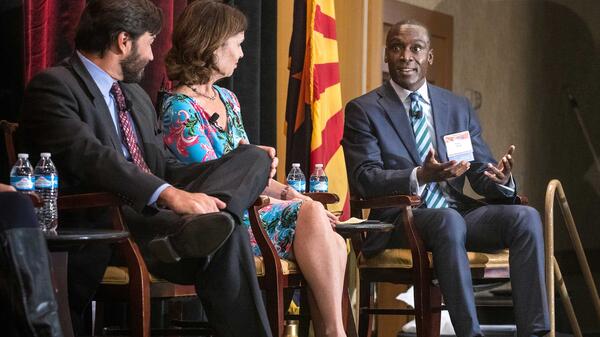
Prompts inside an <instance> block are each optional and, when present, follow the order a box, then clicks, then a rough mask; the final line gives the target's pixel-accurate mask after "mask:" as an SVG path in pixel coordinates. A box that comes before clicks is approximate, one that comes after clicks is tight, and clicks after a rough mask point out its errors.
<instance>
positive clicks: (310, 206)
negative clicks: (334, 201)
mask: <svg viewBox="0 0 600 337" xmlns="http://www.w3.org/2000/svg"><path fill="white" fill-rule="evenodd" d="M298 218H299V219H301V220H305V222H310V223H318V222H324V221H325V220H327V221H328V219H327V215H326V214H325V207H323V205H322V204H321V203H320V202H318V201H314V200H305V201H303V202H302V206H300V210H299V211H298Z"/></svg>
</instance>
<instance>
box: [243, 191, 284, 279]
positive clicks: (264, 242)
mask: <svg viewBox="0 0 600 337" xmlns="http://www.w3.org/2000/svg"><path fill="white" fill-rule="evenodd" d="M269 203H270V199H269V197H267V196H264V195H261V196H259V197H258V198H257V199H256V201H255V202H254V204H253V205H252V206H250V207H249V208H248V217H249V219H250V228H251V229H252V234H253V235H254V240H256V244H257V245H258V248H259V249H260V253H261V255H262V257H263V263H264V265H265V277H266V279H268V280H270V281H273V280H274V279H277V278H280V277H282V276H283V270H282V267H281V262H280V259H279V255H277V250H276V249H275V246H274V245H273V242H271V239H269V236H268V235H267V231H266V230H265V229H264V228H263V226H262V224H261V222H260V217H259V212H258V211H259V210H260V209H261V208H263V207H265V206H267V205H269ZM270 281H269V282H270Z"/></svg>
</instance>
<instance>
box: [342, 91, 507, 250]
mask: <svg viewBox="0 0 600 337" xmlns="http://www.w3.org/2000/svg"><path fill="white" fill-rule="evenodd" d="M427 87H428V90H429V97H430V100H431V104H432V114H433V122H434V128H435V143H436V148H435V151H436V159H437V160H438V161H440V162H446V161H448V155H447V152H446V144H445V143H444V140H443V137H444V136H446V135H449V134H453V133H457V132H462V131H469V133H470V135H471V142H472V145H473V156H474V160H473V161H471V167H470V169H469V170H468V171H467V172H466V174H464V175H462V176H460V177H457V178H453V179H450V180H448V181H447V186H448V187H449V188H448V189H447V192H448V193H449V197H450V199H451V201H452V204H453V205H454V206H455V207H456V208H457V209H459V210H467V209H471V208H473V207H477V206H479V205H482V203H481V202H479V201H476V200H474V199H472V198H469V197H467V196H465V195H464V194H463V193H462V192H463V186H464V184H465V177H466V178H468V179H469V182H470V184H471V187H472V188H473V190H474V191H475V192H476V193H478V194H480V195H482V196H484V197H485V198H486V199H487V200H503V201H504V202H506V201H508V200H506V199H507V197H506V195H505V193H503V191H501V189H500V187H498V185H497V184H496V183H495V182H493V181H491V180H490V179H489V178H487V177H486V176H485V175H484V174H483V172H484V171H485V169H486V167H487V164H488V163H492V164H496V161H495V159H494V158H493V156H492V154H491V152H490V149H489V147H488V146H487V144H486V143H485V142H484V140H483V138H482V135H481V126H480V125H479V121H478V119H477V116H476V115H475V112H474V111H473V108H472V107H471V105H470V103H469V102H468V100H467V99H466V98H465V97H460V96H457V95H454V94H453V93H452V92H450V91H448V90H445V89H442V88H440V87H436V86H434V85H431V84H427ZM342 145H343V147H344V154H345V157H346V167H347V170H348V179H349V181H350V190H351V193H352V194H353V195H354V196H358V197H363V198H365V197H377V196H385V195H394V194H411V191H410V188H409V186H410V174H411V172H412V170H413V169H414V168H415V167H417V166H420V165H422V161H421V159H420V158H419V155H418V151H417V146H416V142H415V137H414V133H413V129H412V125H411V123H410V120H409V118H408V114H407V112H406V110H405V108H404V105H403V104H402V102H401V101H400V98H399V97H398V95H397V94H396V91H395V90H394V88H393V87H392V85H391V84H390V83H389V82H386V83H385V84H383V85H382V86H381V87H379V88H377V89H375V90H373V91H371V92H369V93H367V94H365V95H363V96H360V97H358V98H355V99H353V100H352V101H350V102H349V103H348V104H347V105H346V109H345V127H344V137H343V139H342ZM397 215H398V211H397V210H393V209H377V210H373V211H372V212H371V215H370V218H375V219H383V220H386V221H391V220H393V218H395V216H397ZM389 238H390V233H376V234H375V235H371V237H369V239H368V240H367V242H366V244H365V251H364V253H366V254H367V255H370V254H369V253H371V254H374V253H377V252H378V251H380V250H382V249H384V248H385V246H386V245H387V242H388V241H389ZM373 241H376V242H373ZM369 248H372V249H369Z"/></svg>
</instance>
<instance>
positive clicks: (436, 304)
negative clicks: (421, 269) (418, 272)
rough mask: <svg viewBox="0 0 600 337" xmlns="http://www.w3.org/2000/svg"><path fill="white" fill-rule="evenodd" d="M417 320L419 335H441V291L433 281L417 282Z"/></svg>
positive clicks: (425, 336) (423, 336)
mask: <svg viewBox="0 0 600 337" xmlns="http://www.w3.org/2000/svg"><path fill="white" fill-rule="evenodd" d="M414 287H415V290H414V294H415V321H416V323H417V336H422V337H439V336H440V317H441V315H440V310H439V308H440V306H441V293H440V291H439V288H438V287H435V286H433V285H432V284H431V282H427V281H424V280H423V281H421V282H415V284H414Z"/></svg>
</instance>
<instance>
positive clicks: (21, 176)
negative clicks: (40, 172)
mask: <svg viewBox="0 0 600 337" xmlns="http://www.w3.org/2000/svg"><path fill="white" fill-rule="evenodd" d="M18 158H19V159H18V160H17V162H16V163H15V165H14V166H13V167H12V169H11V170H10V184H11V185H12V186H13V187H14V188H15V189H16V190H17V191H19V192H22V193H32V192H33V191H34V183H35V177H34V175H33V168H32V167H31V163H30V162H29V155H28V154H27V153H19V154H18Z"/></svg>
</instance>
